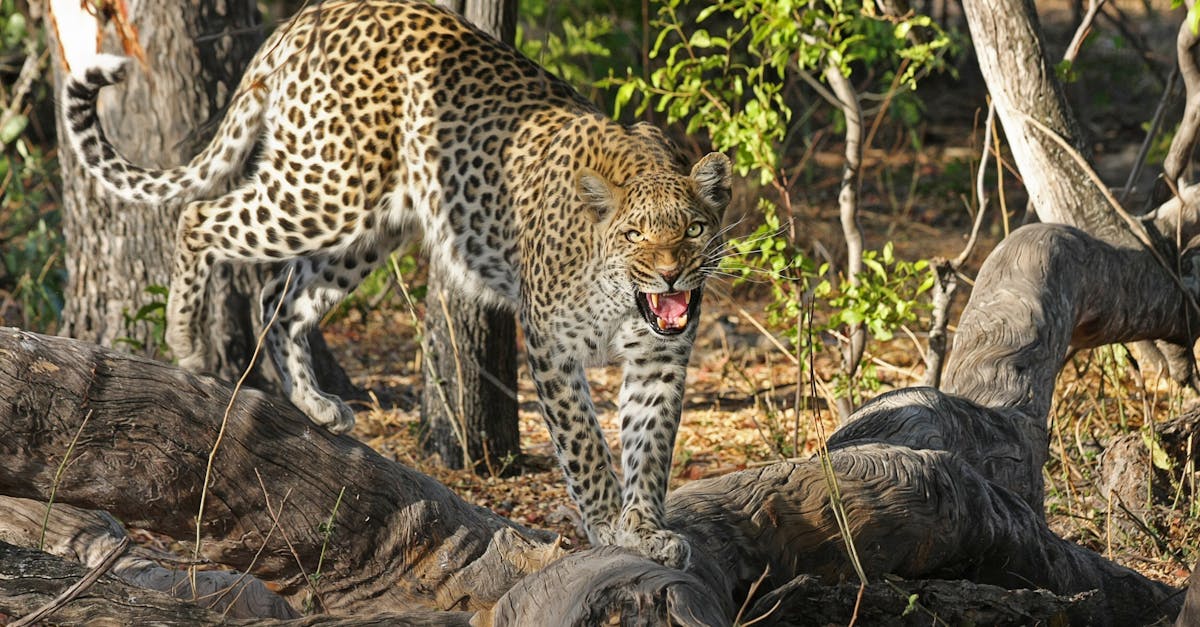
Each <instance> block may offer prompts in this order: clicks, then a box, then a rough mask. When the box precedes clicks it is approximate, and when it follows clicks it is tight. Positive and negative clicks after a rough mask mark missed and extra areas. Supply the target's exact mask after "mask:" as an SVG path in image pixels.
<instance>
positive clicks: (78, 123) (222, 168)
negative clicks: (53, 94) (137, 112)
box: [63, 54, 263, 203]
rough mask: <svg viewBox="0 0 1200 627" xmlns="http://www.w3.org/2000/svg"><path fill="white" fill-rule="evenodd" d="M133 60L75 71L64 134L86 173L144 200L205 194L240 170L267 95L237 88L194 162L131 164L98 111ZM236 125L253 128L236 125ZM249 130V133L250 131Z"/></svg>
mask: <svg viewBox="0 0 1200 627" xmlns="http://www.w3.org/2000/svg"><path fill="white" fill-rule="evenodd" d="M130 63H131V60H130V59H129V58H127V57H120V56H116V55H110V54H100V55H97V56H96V57H95V58H94V60H93V62H92V63H90V64H89V65H88V66H87V67H83V68H78V69H73V71H72V73H71V76H70V77H69V78H68V79H67V81H66V87H65V89H64V95H63V106H64V107H65V118H66V125H65V126H66V132H67V137H68V139H69V141H70V144H71V147H72V148H73V149H74V150H75V154H76V155H77V156H78V157H79V159H80V160H81V161H82V162H83V165H84V167H85V168H86V169H87V171H88V172H89V173H90V174H91V175H92V176H93V177H95V178H96V180H97V181H99V182H100V183H101V184H102V185H103V186H104V188H105V189H107V190H108V191H110V192H112V193H113V194H115V195H117V196H118V197H119V198H121V199H123V200H126V201H132V202H141V203H161V202H164V201H169V200H191V199H195V198H200V197H203V196H204V195H205V194H206V193H208V192H210V191H211V190H213V189H214V188H218V187H220V186H223V185H224V184H225V183H226V182H227V181H228V180H229V179H230V178H231V177H233V176H235V175H237V174H239V173H241V172H242V169H243V165H244V164H245V161H246V158H247V156H248V155H249V154H250V152H251V150H252V149H253V148H254V143H255V140H256V139H257V137H258V131H259V130H260V128H261V126H262V110H263V96H262V94H260V93H256V90H247V89H242V88H239V90H238V94H237V95H236V96H234V98H233V101H232V102H231V104H230V107H229V111H227V112H226V115H225V117H224V119H222V120H221V124H220V126H219V128H218V129H217V134H216V139H214V140H213V141H212V142H211V143H210V144H209V145H208V146H207V147H206V148H205V149H204V150H203V151H201V152H200V154H198V155H196V156H195V157H194V158H193V159H192V160H191V162H190V163H188V164H187V165H182V166H178V167H174V168H168V169H165V170H155V169H149V168H143V167H141V166H138V165H134V164H133V163H130V162H129V160H128V159H126V158H125V157H123V156H121V155H120V153H118V152H117V150H116V148H114V147H113V145H112V143H111V142H110V141H109V139H108V137H107V136H106V135H105V134H104V129H103V128H101V125H100V119H99V118H98V117H97V115H96V101H97V99H98V97H99V93H100V89H101V88H103V87H105V86H108V85H112V84H115V83H119V82H121V81H123V80H125V76H126V74H127V73H128V71H129V64H130ZM234 125H242V126H250V127H251V128H250V129H238V130H239V131H240V132H237V131H235V126H234ZM246 130H248V131H249V132H246Z"/></svg>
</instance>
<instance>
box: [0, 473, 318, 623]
mask: <svg viewBox="0 0 1200 627" xmlns="http://www.w3.org/2000/svg"><path fill="white" fill-rule="evenodd" d="M126 538H128V535H127V534H126V533H125V529H124V527H122V526H121V523H119V522H117V520H116V519H115V518H113V517H112V516H110V515H109V514H107V513H105V512H97V511H91V510H84V509H79V508H77V507H72V506H70V505H63V504H61V503H60V504H55V505H54V506H53V507H47V505H46V504H45V503H42V502H39V501H32V500H29V499H20V498H14V497H9V496H0V541H3V542H8V543H10V544H15V545H17V546H25V547H37V546H41V547H42V548H43V550H45V551H46V552H47V553H50V554H51V555H57V556H59V557H62V558H65V559H69V560H74V561H77V562H80V563H81V564H83V565H85V566H87V567H89V568H91V567H95V566H96V565H97V564H99V562H100V560H101V559H103V558H104V557H105V556H106V555H107V554H108V553H109V552H110V551H112V550H113V549H114V548H115V547H116V546H117V545H118V544H119V543H120V542H122V541H123V540H125V539H126ZM163 564H168V565H173V566H174V568H172V567H167V566H164V565H163ZM201 566H202V567H203V566H205V565H204V564H201ZM109 572H110V573H112V574H113V576H115V577H117V578H119V579H121V580H122V581H124V582H126V583H129V584H132V585H134V586H138V587H141V588H148V589H150V590H158V591H159V592H165V593H167V594H169V595H171V596H174V597H175V598H177V599H181V600H184V601H189V602H191V603H193V604H196V605H199V606H201V607H204V608H208V609H212V610H215V611H217V612H220V613H221V614H222V615H223V616H226V617H229V618H295V617H297V616H298V614H297V613H296V611H295V610H294V609H293V608H292V606H290V605H288V604H287V602H286V601H284V600H283V598H282V597H280V596H279V595H277V594H275V593H274V592H271V591H270V590H269V589H268V588H267V586H266V585H264V584H263V582H262V581H260V580H259V579H258V578H256V577H254V576H251V575H245V574H243V573H238V572H236V571H230V570H195V571H193V572H189V571H188V570H187V565H186V564H183V563H182V560H181V559H180V558H179V557H178V556H176V555H173V554H167V553H160V552H157V551H152V550H150V549H148V548H145V547H141V546H137V545H133V546H130V547H129V548H128V549H126V550H125V551H124V552H123V553H122V555H121V557H119V558H118V559H117V562H116V563H115V564H114V565H113V566H112V568H111V569H110V570H109Z"/></svg>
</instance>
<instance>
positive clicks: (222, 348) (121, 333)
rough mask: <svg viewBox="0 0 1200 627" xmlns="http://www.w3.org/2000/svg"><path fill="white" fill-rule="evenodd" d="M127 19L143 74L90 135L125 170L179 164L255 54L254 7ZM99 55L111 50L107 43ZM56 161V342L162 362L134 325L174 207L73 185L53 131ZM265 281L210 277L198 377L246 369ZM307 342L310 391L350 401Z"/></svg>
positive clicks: (191, 5)
mask: <svg viewBox="0 0 1200 627" xmlns="http://www.w3.org/2000/svg"><path fill="white" fill-rule="evenodd" d="M131 18H132V21H133V23H134V25H135V26H136V27H137V29H138V33H139V40H140V42H141V44H142V47H143V48H144V49H145V50H146V51H147V53H148V54H147V55H146V56H147V62H148V64H149V67H148V68H143V67H140V66H137V67H135V69H134V70H133V71H132V72H131V73H130V77H129V80H127V81H125V82H123V83H122V84H121V85H118V86H114V87H111V88H108V89H105V90H103V91H102V92H101V97H100V118H101V121H102V124H103V125H104V128H105V130H106V132H107V133H108V135H109V137H110V138H111V139H112V142H113V144H114V145H116V146H117V147H118V148H119V149H120V150H121V151H122V152H123V153H124V154H125V155H126V156H128V157H129V158H130V159H131V160H132V161H134V162H135V163H139V164H142V165H145V166H150V167H170V166H174V165H177V164H179V163H184V162H186V161H187V160H188V159H190V158H191V157H192V155H194V154H196V153H197V152H199V151H200V149H201V148H203V147H204V145H205V144H207V142H208V140H209V138H210V137H211V132H212V131H215V130H216V126H215V124H210V123H211V122H213V121H215V120H217V119H219V118H220V117H221V116H222V115H223V114H224V108H225V106H226V104H227V103H228V101H229V98H230V96H232V95H233V93H234V90H235V89H236V88H237V84H238V81H239V80H240V79H241V76H242V71H243V70H244V69H245V65H246V63H247V62H248V61H249V60H250V58H251V57H252V56H253V55H254V53H255V52H256V51H257V50H258V47H259V45H260V44H261V43H262V40H263V35H264V33H263V29H262V26H261V24H260V23H259V15H258V9H257V7H256V3H255V2H253V1H252V0H232V1H230V2H143V3H139V4H138V5H137V9H136V11H135V12H134V13H133V15H131ZM110 30H111V29H110ZM51 36H53V33H51ZM105 47H106V49H107V50H109V51H117V50H119V49H120V47H119V45H118V44H117V43H116V41H115V38H114V37H112V36H111V32H110V36H109V37H107V38H106V45H105ZM50 49H51V50H52V51H54V55H55V59H54V62H53V65H54V68H55V71H54V78H55V87H56V91H57V90H60V89H61V86H62V81H63V79H64V70H63V65H62V63H61V62H60V59H59V58H58V55H59V49H58V46H57V45H51V46H50ZM62 115H63V113H62V111H61V109H60V110H59V112H58V118H57V121H58V128H59V129H63V128H65V124H64V120H63V118H62ZM206 125H207V127H206ZM58 155H59V162H60V164H61V166H62V184H63V210H62V214H63V218H62V223H63V235H64V237H65V239H66V243H67V245H66V251H65V260H64V263H65V266H66V268H67V270H68V272H69V281H68V285H67V288H66V294H65V299H64V300H65V303H64V307H63V320H62V326H61V332H62V333H63V334H64V335H68V336H71V337H76V338H79V339H84V340H88V341H91V342H96V343H98V344H103V345H105V346H116V347H124V348H127V349H128V348H132V349H134V350H135V352H138V353H140V354H145V355H157V354H162V353H164V352H165V351H166V347H165V346H164V345H162V343H161V339H160V337H161V334H162V332H163V328H162V318H161V315H162V314H161V313H157V314H155V313H151V315H149V316H139V315H138V313H139V311H141V310H143V308H146V307H148V306H151V305H152V304H153V303H155V302H158V303H160V304H163V303H165V301H166V296H165V294H162V293H159V294H155V293H152V292H150V291H148V288H150V287H152V286H164V287H165V286H166V285H168V284H169V283H170V271H171V260H172V258H173V254H174V246H175V231H176V222H177V221H178V217H179V214H180V212H181V211H182V209H183V204H182V203H173V204H166V205H162V206H147V205H136V204H131V203H122V202H120V201H117V200H115V199H113V198H111V197H109V196H108V195H107V194H105V193H104V192H103V190H102V189H101V188H100V187H99V186H98V185H97V184H96V182H95V181H93V180H91V179H90V178H89V177H88V176H87V175H86V174H85V173H84V170H83V168H82V167H81V165H80V164H79V163H78V161H77V159H76V157H75V154H74V151H72V150H71V148H70V146H69V145H68V144H67V142H66V138H65V136H64V135H62V133H61V131H60V134H59V151H58ZM268 271H269V270H268ZM267 276H268V275H267V273H266V272H263V271H257V270H254V269H251V268H246V267H238V266H222V267H221V268H220V269H219V270H218V271H217V272H215V273H214V274H213V279H212V281H211V282H210V284H209V286H208V294H209V298H208V299H206V308H207V309H206V311H205V312H204V313H203V315H204V318H205V321H206V323H205V324H204V325H201V328H203V329H206V330H207V332H208V337H207V338H205V341H204V344H205V345H206V347H207V349H208V350H207V356H206V363H205V371H206V372H211V373H215V374H218V375H219V376H222V377H224V378H226V379H229V380H236V379H237V378H238V377H239V376H240V375H241V373H242V372H243V371H244V370H245V369H246V368H247V367H248V366H249V365H250V356H251V355H252V354H253V352H254V345H255V341H256V336H257V333H258V330H259V329H260V327H261V318H260V315H259V305H258V299H259V291H260V289H261V286H262V283H263V280H264V277H267ZM158 311H159V312H161V311H162V310H161V309H159V310H158ZM310 340H311V342H312V344H313V352H314V360H315V362H316V363H317V365H318V375H319V378H321V379H322V386H323V387H324V388H325V389H326V390H328V391H331V392H334V393H340V394H348V393H350V392H351V391H352V390H353V386H352V385H351V384H350V382H349V379H348V378H347V377H346V375H345V373H344V372H342V370H341V369H340V368H339V367H338V366H337V363H336V361H334V360H333V359H332V357H331V356H330V354H329V351H328V349H327V348H326V345H325V342H324V339H323V338H322V337H321V336H320V333H319V332H314V333H313V335H312V336H311V337H310ZM261 365H262V364H261V362H260V363H259V366H261ZM277 381H278V377H277V376H276V375H275V372H274V370H273V369H272V368H269V367H268V368H261V367H259V368H257V369H256V371H255V376H254V377H253V378H252V379H250V384H251V385H254V386H256V387H260V388H265V389H276V385H277Z"/></svg>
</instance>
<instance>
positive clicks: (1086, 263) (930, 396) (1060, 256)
mask: <svg viewBox="0 0 1200 627" xmlns="http://www.w3.org/2000/svg"><path fill="white" fill-rule="evenodd" d="M1186 307H1187V305H1186V303H1185V298H1184V295H1183V293H1182V292H1181V291H1180V290H1178V289H1177V288H1176V286H1175V284H1174V282H1173V281H1171V279H1170V275H1168V274H1167V273H1166V272H1164V271H1163V269H1162V268H1161V267H1160V266H1159V265H1158V264H1157V262H1156V261H1155V260H1154V258H1153V257H1152V256H1151V255H1149V254H1146V253H1145V252H1142V251H1138V250H1132V249H1126V248H1119V247H1115V246H1110V245H1108V244H1106V243H1104V242H1101V241H1098V240H1096V239H1095V238H1093V237H1091V236H1089V235H1087V234H1085V233H1083V232H1082V231H1079V230H1077V229H1074V228H1072V227H1068V226H1062V225H1045V224H1038V225H1030V226H1027V227H1024V228H1021V229H1018V230H1017V231H1015V232H1013V234H1012V235H1011V236H1010V237H1009V238H1007V239H1005V240H1004V241H1003V242H1001V244H1000V245H999V246H997V247H996V250H994V251H993V252H992V254H991V255H989V256H988V258H987V260H986V261H985V262H984V264H983V267H981V268H980V271H979V276H978V278H977V280H976V284H975V288H974V290H973V291H972V294H971V298H970V300H969V301H968V302H967V305H966V308H965V309H964V310H963V315H962V318H961V320H960V321H959V326H958V332H957V334H956V335H955V338H954V348H953V350H952V351H951V354H950V358H949V361H948V364H947V368H946V375H945V377H944V384H943V386H942V390H941V391H937V390H933V389H930V388H909V389H906V390H900V391H898V392H894V393H891V394H884V395H882V396H880V397H878V398H876V399H874V400H873V401H871V402H869V403H867V404H866V405H864V406H863V407H862V408H861V409H860V410H859V411H858V412H857V413H856V414H855V416H854V417H853V418H854V420H853V421H852V422H851V423H850V424H848V425H846V426H845V427H844V428H842V429H840V430H839V431H838V432H837V433H835V434H833V436H832V437H831V438H830V444H831V445H837V444H839V443H847V442H856V441H861V440H879V441H884V442H889V443H892V444H897V445H902V446H911V447H914V448H932V449H941V450H947V451H953V452H955V453H956V454H958V455H959V456H961V457H962V458H963V459H965V460H967V461H968V463H970V464H971V465H972V466H974V467H975V468H976V470H978V471H979V472H981V473H982V474H983V475H984V476H985V477H986V478H987V479H988V480H989V481H992V482H994V483H996V484H997V485H1000V486H1003V487H1005V488H1008V489H1009V490H1012V491H1013V492H1014V493H1016V494H1018V495H1020V496H1021V498H1023V499H1024V500H1025V501H1026V502H1028V503H1030V504H1031V505H1033V506H1034V509H1035V510H1036V511H1039V512H1040V511H1041V504H1042V466H1043V464H1044V463H1045V461H1046V457H1047V449H1046V446H1047V437H1046V416H1047V412H1048V411H1049V409H1050V402H1051V398H1052V395H1053V393H1054V380H1055V378H1056V376H1057V374H1058V371H1059V368H1060V367H1061V366H1062V363H1063V360H1064V359H1065V357H1066V354H1067V350H1068V349H1069V348H1070V347H1072V346H1074V347H1076V348H1085V347H1092V346H1099V345H1103V344H1108V343H1113V342H1126V341H1134V340H1141V339H1163V340H1168V341H1171V342H1176V343H1180V344H1185V343H1190V342H1192V341H1193V339H1194V337H1195V334H1196V333H1197V332H1200V324H1195V323H1193V324H1192V325H1191V326H1192V327H1194V328H1189V323H1188V316H1187V315H1186Z"/></svg>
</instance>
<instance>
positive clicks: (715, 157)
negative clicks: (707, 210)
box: [692, 152, 733, 212]
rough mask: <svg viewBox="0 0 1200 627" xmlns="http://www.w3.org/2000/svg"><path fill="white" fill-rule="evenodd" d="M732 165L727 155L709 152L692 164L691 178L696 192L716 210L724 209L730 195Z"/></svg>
mask: <svg viewBox="0 0 1200 627" xmlns="http://www.w3.org/2000/svg"><path fill="white" fill-rule="evenodd" d="M732 170H733V166H732V165H731V164H730V163H729V157H726V156H725V155H723V154H721V153H719V152H710V153H708V154H707V155H704V158H703V159H701V160H700V161H698V162H696V165H694V166H692V180H694V181H696V192H697V193H698V194H699V196H700V200H703V201H704V202H705V203H707V204H708V205H709V206H710V207H712V208H713V209H716V210H717V211H718V212H721V211H725V207H728V206H729V199H730V197H731V194H730V191H729V188H730V185H731V184H732V179H733V174H732Z"/></svg>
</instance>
